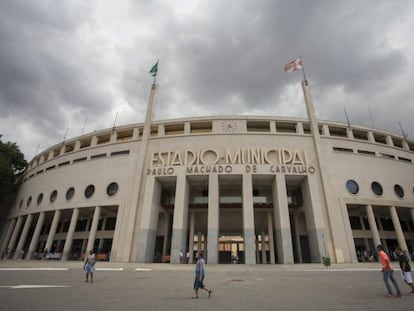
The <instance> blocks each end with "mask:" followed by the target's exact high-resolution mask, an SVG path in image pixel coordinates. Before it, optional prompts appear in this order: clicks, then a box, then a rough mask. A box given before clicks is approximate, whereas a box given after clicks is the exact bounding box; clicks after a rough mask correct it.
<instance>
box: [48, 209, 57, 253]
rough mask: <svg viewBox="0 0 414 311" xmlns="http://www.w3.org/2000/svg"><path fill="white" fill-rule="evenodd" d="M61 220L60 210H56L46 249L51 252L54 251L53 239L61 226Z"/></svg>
mask: <svg viewBox="0 0 414 311" xmlns="http://www.w3.org/2000/svg"><path fill="white" fill-rule="evenodd" d="M59 218H60V210H56V211H55V215H54V216H53V220H52V225H51V226H50V231H49V235H48V236H47V240H46V245H45V248H47V250H48V251H49V252H51V251H52V250H51V248H52V244H53V239H54V237H55V234H56V228H57V226H58V224H59Z"/></svg>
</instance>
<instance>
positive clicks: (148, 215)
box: [137, 176, 161, 262]
mask: <svg viewBox="0 0 414 311" xmlns="http://www.w3.org/2000/svg"><path fill="white" fill-rule="evenodd" d="M160 198H161V184H160V182H159V181H158V180H157V179H156V178H155V177H150V176H148V177H147V182H146V186H145V195H144V204H143V210H142V213H141V223H140V228H139V235H138V250H137V251H138V254H137V261H138V262H152V261H153V257H154V250H155V239H156V234H157V224H158V217H159V212H160Z"/></svg>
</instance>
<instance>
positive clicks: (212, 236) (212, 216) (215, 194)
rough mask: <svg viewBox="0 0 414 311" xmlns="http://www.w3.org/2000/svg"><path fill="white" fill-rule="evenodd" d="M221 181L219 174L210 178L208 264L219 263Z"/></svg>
mask: <svg viewBox="0 0 414 311" xmlns="http://www.w3.org/2000/svg"><path fill="white" fill-rule="evenodd" d="M219 198H220V196H219V179H218V175H217V174H211V175H209V178H208V220H207V240H208V245H207V262H208V263H209V264H217V263H218V231H219V205H220V202H219Z"/></svg>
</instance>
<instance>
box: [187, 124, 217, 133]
mask: <svg viewBox="0 0 414 311" xmlns="http://www.w3.org/2000/svg"><path fill="white" fill-rule="evenodd" d="M190 128H191V130H190V133H191V134H198V133H211V131H212V130H213V125H212V122H192V123H191V124H190Z"/></svg>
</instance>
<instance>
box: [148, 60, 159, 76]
mask: <svg viewBox="0 0 414 311" xmlns="http://www.w3.org/2000/svg"><path fill="white" fill-rule="evenodd" d="M157 72H158V61H157V62H156V63H155V65H154V66H152V68H151V70H150V71H149V73H150V74H151V75H152V76H153V77H155V76H156V75H157Z"/></svg>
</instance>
